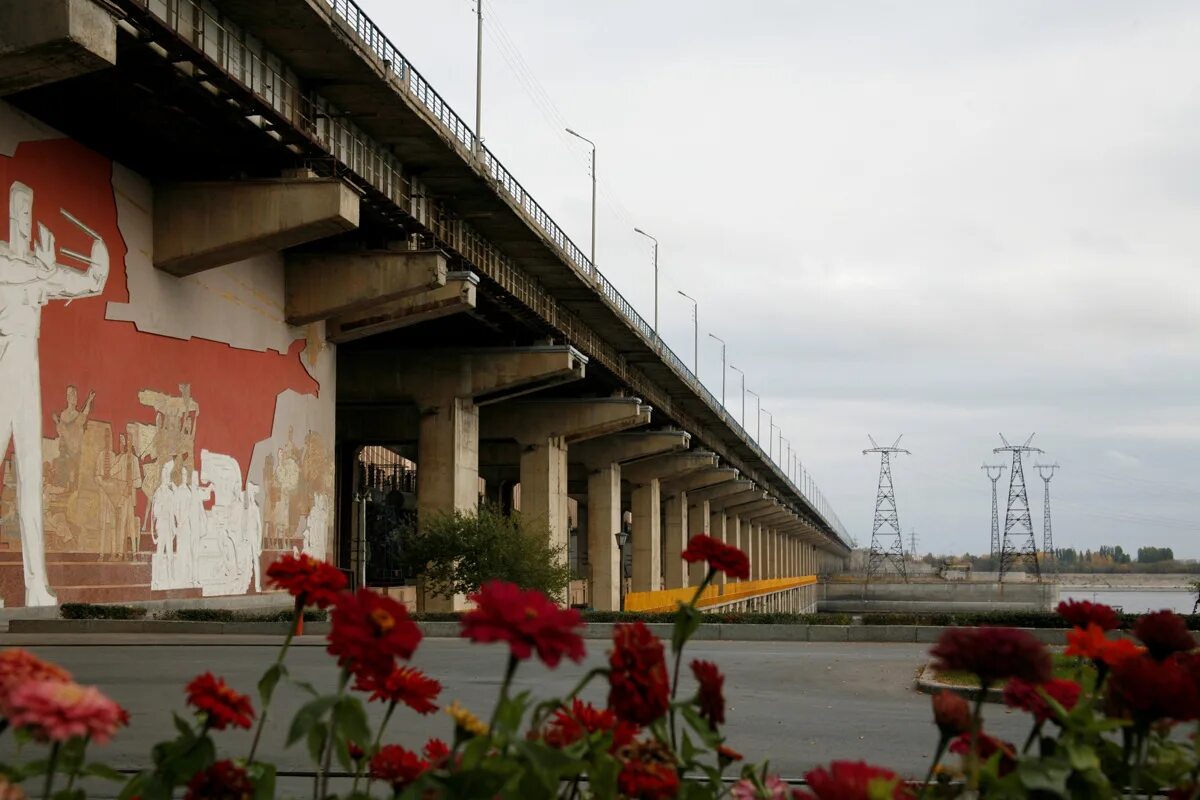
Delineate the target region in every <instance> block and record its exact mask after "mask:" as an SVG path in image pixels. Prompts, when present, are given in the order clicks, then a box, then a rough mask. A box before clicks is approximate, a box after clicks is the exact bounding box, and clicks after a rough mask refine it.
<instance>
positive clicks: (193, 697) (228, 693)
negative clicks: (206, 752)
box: [187, 672, 254, 731]
mask: <svg viewBox="0 0 1200 800" xmlns="http://www.w3.org/2000/svg"><path fill="white" fill-rule="evenodd" d="M187 702H188V705H190V706H192V707H193V708H195V709H196V710H197V711H200V712H203V713H205V714H207V715H208V725H209V727H210V728H212V729H213V730H218V731H223V730H225V729H226V728H228V727H230V726H232V727H234V728H249V727H250V726H251V725H252V724H253V722H254V706H253V705H251V703H250V698H249V697H247V696H246V695H244V694H239V693H238V692H235V691H234V690H233V688H232V687H230V686H229V684H227V683H225V679H224V678H217V677H215V676H214V675H213V674H212V673H211V672H206V673H204V674H203V675H197V676H196V677H195V678H193V679H192V682H191V683H189V684H188V685H187Z"/></svg>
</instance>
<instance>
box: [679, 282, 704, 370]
mask: <svg viewBox="0 0 1200 800" xmlns="http://www.w3.org/2000/svg"><path fill="white" fill-rule="evenodd" d="M675 291H676V292H678V293H679V294H680V295H682V296H683V297H686V298H687V299H688V300H691V301H692V374H693V375H695V376H696V380H700V304H699V303H697V302H696V298H694V297H692V296H691V295H690V294H688V293H687V292H685V291H683V290H682V289H676V290H675Z"/></svg>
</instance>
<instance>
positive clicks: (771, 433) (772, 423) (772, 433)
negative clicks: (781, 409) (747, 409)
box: [762, 408, 775, 458]
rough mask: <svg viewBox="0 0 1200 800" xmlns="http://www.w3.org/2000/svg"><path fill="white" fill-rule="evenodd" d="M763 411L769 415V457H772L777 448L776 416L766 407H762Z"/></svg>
mask: <svg viewBox="0 0 1200 800" xmlns="http://www.w3.org/2000/svg"><path fill="white" fill-rule="evenodd" d="M762 413H764V414H766V415H767V424H768V426H769V427H768V428H767V458H771V457H772V456H771V453H773V452H774V448H775V417H774V416H773V415H772V414H771V412H770V411H767V410H766V409H765V408H764V409H762Z"/></svg>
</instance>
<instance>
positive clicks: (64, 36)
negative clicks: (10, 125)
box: [0, 0, 117, 121]
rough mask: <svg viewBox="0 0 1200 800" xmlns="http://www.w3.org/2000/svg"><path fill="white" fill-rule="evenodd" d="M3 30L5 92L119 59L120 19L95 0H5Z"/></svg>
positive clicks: (0, 84) (0, 12)
mask: <svg viewBox="0 0 1200 800" xmlns="http://www.w3.org/2000/svg"><path fill="white" fill-rule="evenodd" d="M0 32H2V33H0V95H7V94H13V93H14V92H20V91H23V90H25V89H32V88H33V87H35V86H42V85H43V84H47V83H55V82H57V81H61V80H66V79H67V78H74V77H75V76H77V75H85V74H87V73H89V72H94V71H96V70H99V69H104V68H106V67H111V66H112V65H114V64H116V63H117V23H116V20H115V19H113V17H112V16H111V15H110V14H109V13H108V12H106V11H105V10H104V9H103V8H102V7H101V5H100V4H99V3H95V2H92V0H41V2H38V3H31V2H30V0H5V1H4V2H0ZM97 121H99V120H97Z"/></svg>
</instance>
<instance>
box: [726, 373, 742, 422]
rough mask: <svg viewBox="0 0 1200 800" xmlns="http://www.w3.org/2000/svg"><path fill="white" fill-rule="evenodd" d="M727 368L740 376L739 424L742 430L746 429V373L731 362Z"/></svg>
mask: <svg viewBox="0 0 1200 800" xmlns="http://www.w3.org/2000/svg"><path fill="white" fill-rule="evenodd" d="M729 368H730V369H731V370H734V371H735V372H737V374H738V375H741V376H742V421H741V425H742V430H745V429H746V373H744V372H742V371H741V370H740V369H738V368H737V367H735V366H734V365H733V364H730V365H729Z"/></svg>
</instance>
